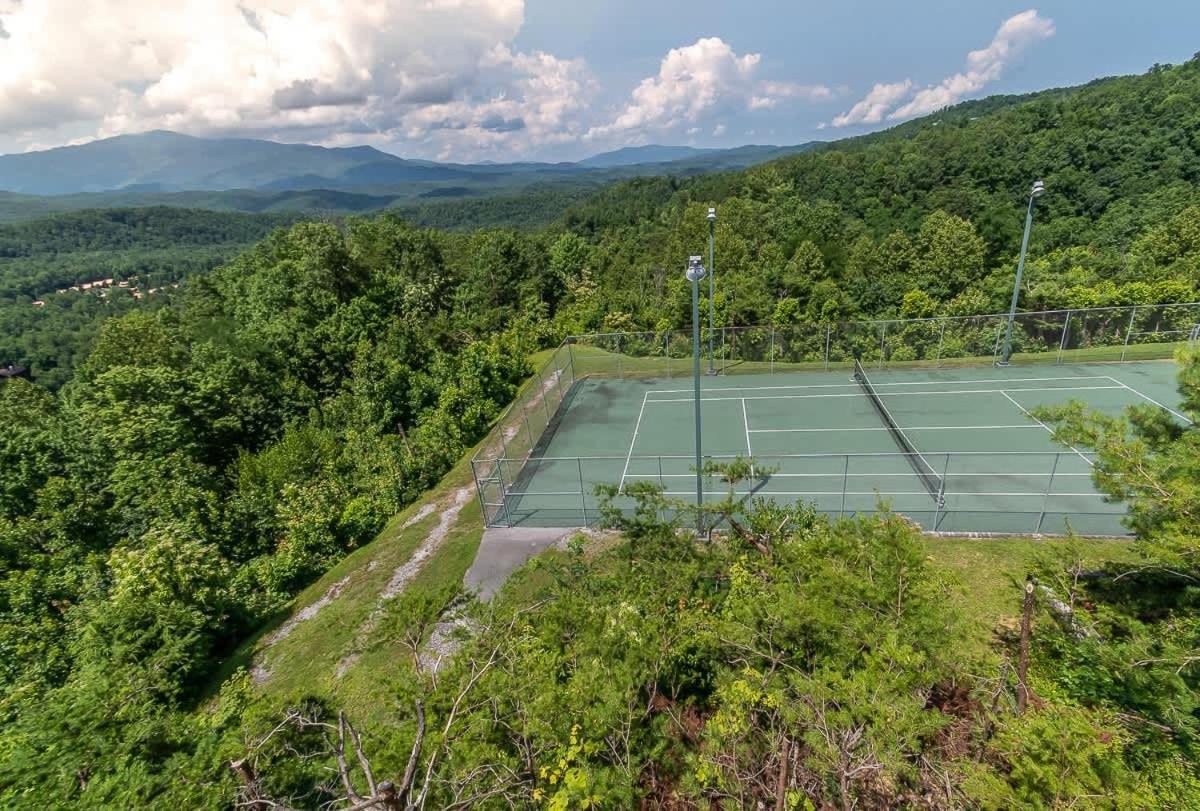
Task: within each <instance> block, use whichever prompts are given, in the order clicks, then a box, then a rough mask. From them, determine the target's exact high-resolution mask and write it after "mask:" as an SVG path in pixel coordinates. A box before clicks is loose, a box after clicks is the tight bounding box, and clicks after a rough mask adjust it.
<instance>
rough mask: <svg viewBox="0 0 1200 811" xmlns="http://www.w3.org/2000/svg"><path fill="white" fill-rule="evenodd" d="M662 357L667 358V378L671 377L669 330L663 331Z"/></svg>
mask: <svg viewBox="0 0 1200 811" xmlns="http://www.w3.org/2000/svg"><path fill="white" fill-rule="evenodd" d="M663 357H664V358H666V359H667V380H670V379H671V331H670V330H667V331H666V332H664V333H663Z"/></svg>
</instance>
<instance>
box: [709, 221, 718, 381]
mask: <svg viewBox="0 0 1200 811" xmlns="http://www.w3.org/2000/svg"><path fill="white" fill-rule="evenodd" d="M716 224H717V210H716V209H715V208H710V209H709V210H708V373H709V374H710V375H715V374H716V373H717V370H716V369H715V368H714V367H713V334H714V333H716V331H717V328H716V326H715V323H716V322H715V321H714V320H713V319H714V318H715V316H714V312H715V311H716V294H715V293H714V292H713V288H714V286H715V285H716V278H717V265H716V261H715V260H714V258H713V229H714V228H715V226H716Z"/></svg>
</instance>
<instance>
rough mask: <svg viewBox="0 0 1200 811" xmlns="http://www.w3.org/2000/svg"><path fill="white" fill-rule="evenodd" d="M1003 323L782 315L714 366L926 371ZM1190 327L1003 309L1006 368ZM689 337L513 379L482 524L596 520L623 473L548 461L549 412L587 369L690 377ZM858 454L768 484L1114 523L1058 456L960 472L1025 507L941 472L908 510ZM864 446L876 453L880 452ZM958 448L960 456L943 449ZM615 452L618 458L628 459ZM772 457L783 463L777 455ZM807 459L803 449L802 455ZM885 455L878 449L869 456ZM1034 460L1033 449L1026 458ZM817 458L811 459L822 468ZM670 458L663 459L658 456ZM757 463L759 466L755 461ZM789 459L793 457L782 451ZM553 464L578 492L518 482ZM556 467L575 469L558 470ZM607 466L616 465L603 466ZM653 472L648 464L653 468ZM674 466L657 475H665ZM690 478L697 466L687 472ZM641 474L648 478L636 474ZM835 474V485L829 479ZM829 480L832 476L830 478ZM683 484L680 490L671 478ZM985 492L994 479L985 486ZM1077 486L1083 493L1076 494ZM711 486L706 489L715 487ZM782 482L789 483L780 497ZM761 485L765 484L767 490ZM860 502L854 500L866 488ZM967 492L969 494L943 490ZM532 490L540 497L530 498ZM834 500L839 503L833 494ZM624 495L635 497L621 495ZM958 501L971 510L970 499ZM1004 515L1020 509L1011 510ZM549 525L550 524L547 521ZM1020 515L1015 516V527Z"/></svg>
mask: <svg viewBox="0 0 1200 811" xmlns="http://www.w3.org/2000/svg"><path fill="white" fill-rule="evenodd" d="M1008 322H1009V316H1008V315H1006V314H998V315H982V316H963V317H944V318H918V319H890V320H877V321H860V322H839V323H828V324H796V325H788V326H763V327H722V328H718V329H716V330H715V331H714V332H712V334H711V337H712V343H713V355H714V357H713V364H714V366H715V368H716V371H717V372H718V373H719V374H724V375H734V374H786V373H793V372H799V371H829V370H834V369H849V368H851V366H852V364H853V362H854V359H855V357H858V358H860V359H861V362H862V363H863V364H864V366H866V367H867V368H877V369H930V368H952V367H966V366H980V365H990V364H993V363H995V362H997V361H998V360H1000V358H1001V354H1002V352H1003V341H1004V335H1005V331H1006V328H1007V325H1008ZM1198 336H1200V303H1185V304H1160V305H1137V306H1129V307H1104V308H1093V309H1077V310H1054V311H1047V312H1034V313H1018V314H1017V315H1016V317H1015V318H1014V319H1013V330H1012V345H1013V350H1012V355H1011V357H1010V364H1011V365H1038V364H1041V365H1064V364H1076V363H1120V362H1128V361H1143V360H1153V359H1164V358H1170V357H1171V356H1172V355H1173V353H1174V351H1175V350H1176V349H1177V348H1179V347H1181V346H1186V345H1188V344H1189V343H1193V344H1194V343H1195V342H1196V340H1197V337H1198ZM709 337H710V333H709V331H708V330H707V328H705V329H704V330H703V334H702V347H701V350H702V352H705V353H707V348H708V341H709ZM691 373H692V336H691V333H690V331H684V330H679V331H666V332H623V333H606V334H593V335H579V336H573V337H571V338H568V339H567V340H566V341H564V342H563V343H562V344H561V345H560V346H559V347H558V348H557V349H556V350H555V351H554V353H553V354H552V355H551V357H550V359H549V361H548V362H547V363H546V364H545V365H544V366H543V367H542V368H541V369H539V370H538V372H537V373H536V374H535V375H534V377H533V378H532V379H531V380H530V381H529V382H528V383H527V384H526V385H525V386H524V387H523V388H522V390H521V391H520V393H519V395H518V397H517V399H516V401H514V402H513V403H512V405H510V406H509V408H508V409H507V410H506V411H505V412H504V413H503V415H502V416H501V418H500V419H499V420H498V422H497V424H496V426H495V428H494V429H493V430H492V432H491V434H489V436H488V438H487V440H486V441H485V442H484V444H483V446H482V447H481V448H480V450H479V451H478V452H477V453H476V454H475V456H474V457H473V458H472V460H471V469H472V472H473V474H474V478H475V483H476V487H477V490H478V494H479V500H480V504H481V506H482V508H483V513H484V518H485V521H486V522H487V524H488V526H513V525H517V524H521V523H537V524H540V525H544V526H574V525H581V524H583V525H586V524H591V523H594V522H595V521H596V520H597V519H598V518H599V513H598V510H597V503H596V501H595V496H594V490H595V485H596V484H599V483H615V482H617V481H618V480H619V479H620V478H621V473H622V470H621V465H620V464H616V465H614V462H613V460H614V459H617V457H612V458H609V457H579V458H575V457H572V458H570V459H562V458H549V457H547V456H546V453H545V446H546V445H547V444H548V441H549V439H550V438H552V437H553V433H554V428H555V426H556V423H557V420H558V419H559V417H560V415H561V414H562V413H563V412H564V411H565V410H566V408H565V405H564V404H565V403H566V402H567V401H569V400H570V398H571V396H572V392H573V391H574V384H575V383H576V382H577V381H579V380H583V379H585V378H589V377H592V378H595V377H611V378H625V377H639V378H650V377H662V378H676V377H690V376H691ZM862 456H864V455H857V454H844V455H833V456H824V457H821V458H822V459H824V460H828V459H833V460H835V461H834V464H836V460H839V459H840V460H842V464H843V467H844V471H843V473H844V475H843V477H842V478H841V479H838V477H837V476H832V477H831V478H830V477H825V478H827V479H828V481H826V482H825V483H824V484H823V485H822V486H823V487H824V486H829V487H830V488H831V489H830V490H829V491H828V492H827V491H825V490H804V489H800V490H796V489H791V490H787V491H782V490H777V493H778V494H779V495H780V496H781V497H787V498H802V499H803V500H806V501H812V502H815V503H817V505H818V508H819V509H820V510H821V511H822V512H825V513H827V514H831V515H845V514H853V513H858V512H864V511H871V510H873V509H875V507H876V506H877V505H876V504H875V501H876V500H877V499H878V497H879V496H883V497H885V498H889V499H891V500H892V501H893V502H894V507H895V508H896V509H897V510H898V511H901V512H904V513H905V514H907V515H910V516H911V517H913V518H914V520H918V521H919V522H921V523H922V525H923V526H926V527H927V528H930V529H932V528H933V527H934V526H936V527H938V528H939V529H947V528H953V529H954V530H956V531H984V530H983V529H981V527H985V526H987V525H999V524H1003V526H1002V527H1001V528H1000V529H997V530H995V531H1001V532H1026V533H1035V532H1059V531H1063V529H1064V527H1065V524H1064V522H1065V521H1067V520H1071V519H1073V523H1072V526H1073V527H1074V528H1075V529H1076V530H1077V531H1086V532H1090V533H1094V534H1114V533H1118V532H1123V530H1122V529H1121V527H1120V520H1119V519H1120V515H1122V514H1123V513H1124V509H1123V507H1121V506H1120V505H1116V506H1113V505H1107V504H1106V503H1105V502H1104V501H1103V499H1102V498H1101V497H1100V496H1099V494H1097V493H1095V492H1094V491H1091V490H1090V485H1089V487H1087V488H1083V487H1078V486H1077V487H1075V489H1072V490H1070V491H1069V492H1057V491H1056V488H1059V487H1061V485H1062V482H1063V481H1064V480H1070V479H1072V478H1074V479H1078V478H1079V477H1080V475H1081V473H1080V472H1079V471H1074V472H1071V473H1060V472H1059V464H1058V463H1059V461H1060V457H1063V456H1064V455H1063V454H1041V455H1040V457H1039V459H1038V460H1037V463H1038V464H1037V467H1038V469H1037V470H1035V471H1032V472H1030V473H1029V474H1028V475H1025V476H1023V477H1018V478H1017V479H1013V478H1012V474H1007V473H1004V472H1003V469H1002V468H1001V469H998V470H997V471H994V472H993V473H990V474H988V473H987V471H979V470H976V471H974V472H973V473H970V474H967V473H964V475H963V476H960V477H959V479H960V481H961V482H966V481H967V480H968V478H967V477H968V475H969V476H973V477H975V479H976V480H980V481H982V480H983V477H984V476H985V475H991V476H993V477H1005V476H1007V477H1008V478H1007V479H1003V480H1004V481H1008V482H1010V483H1011V482H1017V483H1019V486H1016V487H1009V488H1006V489H1005V492H1006V493H1008V497H1010V498H1012V499H1018V500H1026V501H1027V502H1028V503H1029V504H1033V503H1035V502H1037V501H1038V499H1041V504H1040V506H1038V507H1037V508H1036V509H1033V508H1031V509H1027V510H1016V511H1014V510H1012V509H1011V507H1010V506H1006V507H997V508H996V509H995V510H994V511H993V510H990V509H989V508H988V507H987V506H986V496H987V494H986V493H980V492H972V491H971V489H970V487H967V486H966V485H965V484H962V485H959V486H958V490H957V491H955V490H954V489H953V487H954V486H955V485H953V484H952V482H953V477H949V478H948V479H947V487H948V490H947V493H946V495H947V502H946V508H945V509H944V510H943V509H940V508H939V509H933V510H930V509H918V508H917V505H911V506H910V505H906V504H902V503H898V502H901V501H904V500H906V499H907V498H908V495H909V494H906V493H903V492H893V491H891V490H889V489H888V488H887V487H886V486H883V487H875V488H874V489H871V490H869V493H868V491H867V490H865V489H864V488H863V487H861V486H859V487H857V488H856V487H855V486H854V485H855V481H856V480H857V481H858V482H859V483H860V484H861V482H862V481H864V480H865V479H864V477H865V476H866V475H867V474H866V473H864V474H863V476H862V477H860V476H856V475H854V474H853V473H852V472H851V467H852V466H858V465H861V464H863V461H862V458H861V457H862ZM869 456H874V457H882V456H886V454H872V455H869ZM945 456H946V457H947V458H946V460H945V462H946V464H947V465H948V467H949V468H950V469H955V468H958V467H960V466H961V467H963V468H970V467H971V466H976V467H977V466H978V463H979V459H977V458H976V459H966V458H965V456H966V455H959V454H947V455H945ZM954 457H963V458H958V459H956V458H954ZM667 459H670V457H657V458H656V459H654V460H650V461H646V462H645V463H646V464H647V465H655V464H657V465H662V464H663V463H664V461H665V460H667ZM619 461H621V462H627V461H628V460H627V459H626V458H625V457H620V458H619ZM781 461H783V460H781ZM813 461H815V457H811V456H810V457H808V458H807V462H813ZM880 461H883V460H879V459H876V462H880ZM1031 461H1033V460H1032V457H1031ZM827 463H828V462H826V461H822V462H820V464H821V465H825V464H827ZM670 464H671V463H670V462H667V465H668V467H669V466H670ZM764 464H767V462H766V461H764ZM787 464H788V465H789V466H795V465H797V464H799V462H797V461H796V460H795V459H791V461H788V462H787ZM548 466H555V467H556V468H557V469H558V471H559V474H560V478H561V477H565V478H568V479H572V480H575V481H578V482H579V486H578V489H575V488H573V487H572V488H569V489H566V490H564V491H555V492H552V493H550V492H547V493H540V492H538V491H534V490H530V489H529V488H528V486H527V483H528V481H529V480H530V479H531V477H532V474H534V473H537V472H538V471H541V470H544V469H546V468H547V467H548ZM565 467H570V468H572V470H573V472H570V471H565ZM614 467H615V470H614ZM652 472H653V471H652V470H651V473H652ZM681 475H684V473H682V472H679V471H674V472H669V473H663V474H662V476H663V481H662V484H663V485H664V488H665V489H667V491H668V492H672V490H671V488H670V487H669V486H668V485H670V482H669V481H668V480H667V478H672V477H679V476H681ZM691 475H693V477H694V474H691ZM647 477H648V478H651V479H653V478H655V477H654V476H653V475H649V474H648V475H647ZM839 481H840V484H838V483H837V482H839ZM830 482H833V483H832V484H830ZM682 489H686V488H682ZM993 489H994V488H993ZM1085 490H1087V491H1088V492H1085ZM714 492H717V491H714ZM784 492H786V493H788V494H796V495H787V496H784V495H783V494H784ZM768 494H769V493H768ZM868 494H869V495H870V496H871V499H872V502H871V503H870V504H864V503H861V502H862V499H863V498H866V497H867V495H868ZM956 494H957V495H963V496H966V495H971V496H973V497H974V501H973V502H971V504H970V505H966V504H963V503H959V504H957V506H956V502H955V501H954V500H953V496H955V495H956ZM535 498H536V500H537V504H538V505H539V506H537V507H536V509H535V508H534V507H533V506H532V505H534V504H535ZM830 499H833V501H835V502H836V508H835V507H834V506H833V503H832V502H831V501H830ZM630 506H632V505H630ZM968 507H969V509H968ZM985 515H993V516H1000V515H1004V516H1007V517H1006V518H1005V520H1004V521H1003V522H1000V521H997V520H991V519H988V520H985V518H984V516H985ZM1014 516H1017V517H1015V518H1014ZM547 522H549V523H547ZM1018 525H1019V526H1018Z"/></svg>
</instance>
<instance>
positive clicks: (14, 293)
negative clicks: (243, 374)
mask: <svg viewBox="0 0 1200 811" xmlns="http://www.w3.org/2000/svg"><path fill="white" fill-rule="evenodd" d="M296 219H298V218H297V217H296V216H288V217H283V216H278V215H263V216H253V215H247V214H224V213H218V212H212V211H187V210H182V209H168V208H141V209H106V210H96V211H84V212H76V213H70V214H60V215H56V216H52V217H47V218H44V219H37V220H32V221H29V222H22V223H14V224H7V225H0V363H21V364H23V365H26V366H29V367H30V368H32V369H33V370H34V373H35V374H36V375H37V376H38V379H39V380H41V381H42V383H43V384H44V385H47V386H50V387H51V388H57V387H58V386H60V385H62V384H63V383H64V382H66V380H67V379H68V378H69V377H70V375H71V372H72V370H73V368H74V366H75V364H76V363H77V362H78V361H80V360H82V359H83V357H84V355H86V353H87V351H88V350H89V349H90V347H91V346H92V343H93V341H94V340H95V337H96V334H97V332H98V330H99V325H100V322H102V321H103V320H104V319H105V318H109V317H111V316H115V315H121V314H123V313H126V312H129V311H131V310H133V309H137V308H139V307H143V308H149V309H154V308H157V307H160V306H163V305H165V304H166V303H167V300H168V299H170V298H171V296H172V293H173V289H172V288H170V285H172V284H176V283H178V282H181V281H182V280H183V279H186V278H188V277H189V276H194V275H198V274H201V273H205V272H207V271H209V270H212V269H213V268H215V267H218V266H220V265H223V264H225V263H226V262H228V261H229V260H231V259H233V258H234V257H235V256H237V255H238V254H240V253H241V252H243V251H244V250H246V249H247V248H249V247H250V246H251V245H253V244H254V243H255V242H258V241H259V240H261V239H262V238H263V237H265V236H266V235H267V234H269V233H270V232H271V231H272V230H274V229H275V228H278V227H280V226H283V225H286V224H288V223H290V222H294V221H295V220H296ZM102 279H113V280H115V282H126V284H127V286H126V287H120V286H117V285H116V284H114V285H113V287H112V289H106V290H104V295H103V296H101V295H100V294H99V292H100V291H89V292H87V293H85V292H83V291H72V290H70V288H71V287H72V286H79V285H82V284H84V283H90V282H95V281H98V280H102ZM151 289H153V290H155V291H156V294H155V295H153V296H150V295H148V291H149V290H151ZM135 290H136V291H139V292H141V293H142V301H141V303H139V300H138V299H137V298H136V297H135V295H134V293H135ZM59 291H62V292H61V293H60V292H59ZM34 301H42V302H44V304H43V305H39V306H36V307H35V306H34V304H33V302H34Z"/></svg>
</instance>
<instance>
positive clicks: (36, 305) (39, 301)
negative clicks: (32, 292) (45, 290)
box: [33, 300, 46, 307]
mask: <svg viewBox="0 0 1200 811" xmlns="http://www.w3.org/2000/svg"><path fill="white" fill-rule="evenodd" d="M33 306H34V307H45V306H46V302H44V301H41V300H38V301H35V302H34V303H33Z"/></svg>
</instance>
